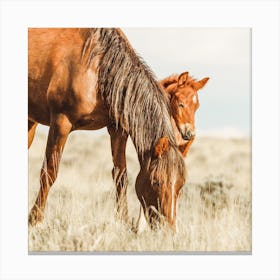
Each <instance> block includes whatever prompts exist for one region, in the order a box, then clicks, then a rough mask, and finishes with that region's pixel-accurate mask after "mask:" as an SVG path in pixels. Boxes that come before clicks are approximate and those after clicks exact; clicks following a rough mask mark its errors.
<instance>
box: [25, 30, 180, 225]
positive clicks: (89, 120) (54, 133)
mask: <svg viewBox="0 0 280 280" xmlns="http://www.w3.org/2000/svg"><path fill="white" fill-rule="evenodd" d="M169 109H170V108H169V102H168V99H167V98H166V97H165V95H164V93H163V90H162V88H161V87H160V86H159V85H158V83H157V82H156V80H155V78H154V76H153V74H152V72H151V70H150V69H149V68H148V67H147V65H145V63H144V62H143V60H142V59H140V58H139V57H138V56H137V55H136V54H135V52H134V50H133V48H132V47H131V45H130V44H129V42H128V40H127V38H126V37H125V35H124V34H123V33H122V31H121V30H120V29H114V28H60V29H58V28H51V29H36V28H35V29H29V31H28V146H29V147H30V145H31V144H32V140H33V137H34V132H35V129H36V126H37V124H38V123H41V124H43V125H48V126H49V134H48V140H47V147H46V152H45V159H44V162H43V166H42V169H41V175H40V189H39V193H38V196H37V198H36V201H35V204H34V206H33V207H32V209H31V211H30V214H29V223H30V224H31V225H35V224H36V223H38V222H40V221H41V220H42V219H43V214H44V209H45V205H46V200H47V196H48V193H49V190H50V188H51V186H52V185H53V183H54V181H55V180H56V177H57V173H58V167H59V162H60V159H61V156H62V152H63V148H64V145H65V143H66V140H67V137H68V135H69V133H71V131H74V130H81V129H88V130H95V129H100V128H102V127H106V126H107V128H108V131H109V134H110V136H111V148H112V155H113V162H114V169H113V177H114V179H115V181H116V185H117V192H116V194H117V195H116V205H117V209H118V211H119V212H121V210H120V208H121V207H120V205H121V204H123V205H124V209H126V208H127V207H126V198H125V192H126V184H124V183H123V181H124V180H126V172H125V170H126V165H125V161H123V158H122V157H123V156H124V151H123V150H124V148H125V147H124V145H125V143H126V139H127V137H128V135H129V136H130V137H131V139H132V141H133V143H134V146H135V148H136V151H137V154H138V160H139V162H140V172H139V174H138V176H137V179H136V184H135V188H136V193H137V197H138V199H139V200H140V203H141V205H142V207H143V209H144V212H145V214H146V218H147V220H148V222H149V223H150V224H151V225H153V224H154V221H158V220H160V217H164V218H165V220H166V221H167V222H168V223H169V224H170V225H171V226H173V225H174V222H175V218H176V203H177V196H178V193H179V191H180V189H181V188H182V186H183V184H184V182H185V165H184V161H183V158H182V156H181V153H180V151H179V149H178V147H177V145H176V139H175V135H174V132H173V127H172V124H171V114H170V110H169ZM123 201H124V202H123ZM124 212H126V210H125V211H124ZM125 214H126V213H123V215H125Z"/></svg>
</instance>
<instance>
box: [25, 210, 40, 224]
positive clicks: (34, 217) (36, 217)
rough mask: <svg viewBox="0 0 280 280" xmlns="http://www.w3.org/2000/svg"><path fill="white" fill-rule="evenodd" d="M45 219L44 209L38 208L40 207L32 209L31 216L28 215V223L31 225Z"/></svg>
mask: <svg viewBox="0 0 280 280" xmlns="http://www.w3.org/2000/svg"><path fill="white" fill-rule="evenodd" d="M42 220H43V213H42V211H40V210H38V209H32V210H31V212H30V214H29V217H28V224H29V225H30V226H35V225H37V224H39V223H40V222H42Z"/></svg>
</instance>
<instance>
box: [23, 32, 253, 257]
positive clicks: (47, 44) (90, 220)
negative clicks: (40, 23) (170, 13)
mask: <svg viewBox="0 0 280 280" xmlns="http://www.w3.org/2000/svg"><path fill="white" fill-rule="evenodd" d="M28 161H29V164H28V167H29V169H28V188H29V190H28V194H29V205H28V249H29V252H30V253H36V252H40V253H41V252H45V253H56V252H64V253H71V252H81V253H83V252H87V253H88V252H90V253H93V254H94V253H131V252H133V253H145V252H148V253H163V254H164V253H174V254H176V253H186V254H188V253H197V252H198V253H210V252H211V253H215V252H216V253H220V252H223V253H232V252H237V253H250V252H251V246H252V245H251V244H252V238H251V231H252V223H251V216H252V208H251V206H252V197H251V193H252V186H251V31H250V29H249V28H183V27H182V28H122V29H120V28H29V29H28Z"/></svg>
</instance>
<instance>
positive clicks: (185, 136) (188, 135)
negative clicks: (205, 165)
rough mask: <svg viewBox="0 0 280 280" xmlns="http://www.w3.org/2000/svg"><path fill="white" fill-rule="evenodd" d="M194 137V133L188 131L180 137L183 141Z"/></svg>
mask: <svg viewBox="0 0 280 280" xmlns="http://www.w3.org/2000/svg"><path fill="white" fill-rule="evenodd" d="M194 136H195V133H194V132H192V131H190V130H188V131H186V132H185V133H184V134H183V135H182V137H183V139H184V140H191V139H192V138H193V137H194Z"/></svg>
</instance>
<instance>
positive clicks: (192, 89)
mask: <svg viewBox="0 0 280 280" xmlns="http://www.w3.org/2000/svg"><path fill="white" fill-rule="evenodd" d="M208 80H209V78H208V77H207V78H204V79H202V80H200V81H197V80H195V79H193V78H192V77H190V76H189V73H188V72H184V73H182V74H180V75H173V76H170V77H167V78H165V79H163V80H162V81H160V84H161V86H162V87H163V88H164V90H165V92H166V94H167V96H168V99H169V102H170V106H171V114H172V123H173V126H174V131H175V134H176V142H177V144H178V146H179V149H180V151H181V153H182V155H183V157H186V155H187V153H188V151H189V149H190V147H191V145H192V143H193V141H194V138H195V124H194V116H195V112H196V110H197V109H198V107H199V100H198V94H197V91H198V90H200V89H202V88H203V87H204V86H205V85H206V83H207V82H208Z"/></svg>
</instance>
